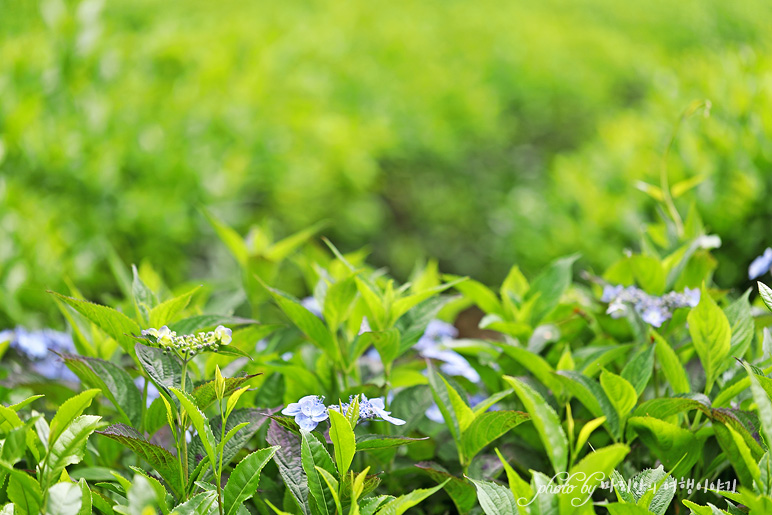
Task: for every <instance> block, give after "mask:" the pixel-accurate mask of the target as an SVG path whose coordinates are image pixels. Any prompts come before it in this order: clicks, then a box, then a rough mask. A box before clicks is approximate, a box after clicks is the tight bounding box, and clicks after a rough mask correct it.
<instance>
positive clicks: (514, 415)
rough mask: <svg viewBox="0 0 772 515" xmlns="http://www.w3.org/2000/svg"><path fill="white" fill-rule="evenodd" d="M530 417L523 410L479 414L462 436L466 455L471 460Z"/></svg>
mask: <svg viewBox="0 0 772 515" xmlns="http://www.w3.org/2000/svg"><path fill="white" fill-rule="evenodd" d="M528 418H529V416H528V414H527V413H523V412H521V411H491V412H488V413H482V414H480V415H477V416H476V417H475V419H474V421H473V422H472V423H471V424H470V425H469V427H468V428H467V429H466V430H465V431H464V432H463V434H462V436H461V445H462V446H463V448H464V457H465V458H466V459H467V460H469V461H471V460H472V458H474V457H475V456H477V453H479V452H480V451H481V450H483V448H485V447H486V446H487V445H488V444H490V443H491V442H493V441H494V440H496V439H497V438H499V437H500V436H502V435H504V434H505V433H507V432H508V431H509V430H510V429H512V428H514V427H517V426H518V425H520V424H521V423H523V422H525V421H526V420H528Z"/></svg>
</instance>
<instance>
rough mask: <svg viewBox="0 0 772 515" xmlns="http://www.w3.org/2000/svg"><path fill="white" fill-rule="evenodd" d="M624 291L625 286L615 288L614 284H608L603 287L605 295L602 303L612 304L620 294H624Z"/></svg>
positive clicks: (602, 297) (601, 298)
mask: <svg viewBox="0 0 772 515" xmlns="http://www.w3.org/2000/svg"><path fill="white" fill-rule="evenodd" d="M623 289H624V286H622V285H621V284H619V285H616V286H614V285H613V284H607V285H605V286H604V287H603V295H602V296H601V297H600V300H601V302H611V301H612V300H614V299H616V298H617V297H618V296H619V294H620V293H622V290H623Z"/></svg>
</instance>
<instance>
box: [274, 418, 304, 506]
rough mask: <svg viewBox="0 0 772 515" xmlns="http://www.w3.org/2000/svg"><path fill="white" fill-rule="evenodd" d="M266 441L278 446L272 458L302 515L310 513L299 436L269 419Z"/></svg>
mask: <svg viewBox="0 0 772 515" xmlns="http://www.w3.org/2000/svg"><path fill="white" fill-rule="evenodd" d="M266 441H267V442H268V443H269V444H271V445H274V446H277V447H279V449H278V450H277V451H276V454H274V456H273V460H274V461H275V462H276V465H277V467H278V469H279V474H281V477H282V480H283V481H284V484H285V485H286V486H287V490H289V492H290V493H291V494H292V497H293V499H294V500H295V502H296V503H297V505H298V507H299V508H300V510H301V512H302V513H303V515H311V509H310V507H309V505H308V481H307V479H306V474H305V472H304V470H303V463H302V457H301V440H300V437H298V436H297V435H295V434H294V433H291V432H290V431H288V430H287V429H284V428H283V427H282V426H280V425H279V424H277V423H276V422H274V421H271V423H270V425H269V427H268V433H267V434H266Z"/></svg>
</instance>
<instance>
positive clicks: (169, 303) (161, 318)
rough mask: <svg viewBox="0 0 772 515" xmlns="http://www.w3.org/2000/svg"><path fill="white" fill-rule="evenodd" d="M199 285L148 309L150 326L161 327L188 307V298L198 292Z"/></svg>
mask: <svg viewBox="0 0 772 515" xmlns="http://www.w3.org/2000/svg"><path fill="white" fill-rule="evenodd" d="M200 288H201V286H196V287H195V288H193V289H192V290H190V291H189V292H187V293H183V294H182V295H180V296H179V297H174V298H173V299H169V300H166V301H164V302H162V303H160V304H158V305H157V306H155V307H154V308H153V309H151V310H150V327H161V326H163V325H169V322H171V320H172V319H173V318H174V317H175V315H177V313H179V312H180V311H182V310H183V309H185V308H186V307H188V304H189V303H190V299H191V298H192V297H193V295H195V294H196V292H198V290H199V289H200ZM185 334H189V333H185Z"/></svg>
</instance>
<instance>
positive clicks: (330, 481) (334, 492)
mask: <svg viewBox="0 0 772 515" xmlns="http://www.w3.org/2000/svg"><path fill="white" fill-rule="evenodd" d="M314 468H315V469H316V472H317V473H318V474H319V475H320V476H322V479H324V482H325V483H326V484H327V488H328V489H329V492H330V495H331V496H332V500H333V502H334V503H335V509H336V511H335V513H343V508H342V507H341V505H340V497H338V488H340V485H339V484H338V480H337V479H335V478H334V477H332V474H330V473H329V472H327V471H326V470H324V469H323V468H321V467H318V466H317V467H314Z"/></svg>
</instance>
